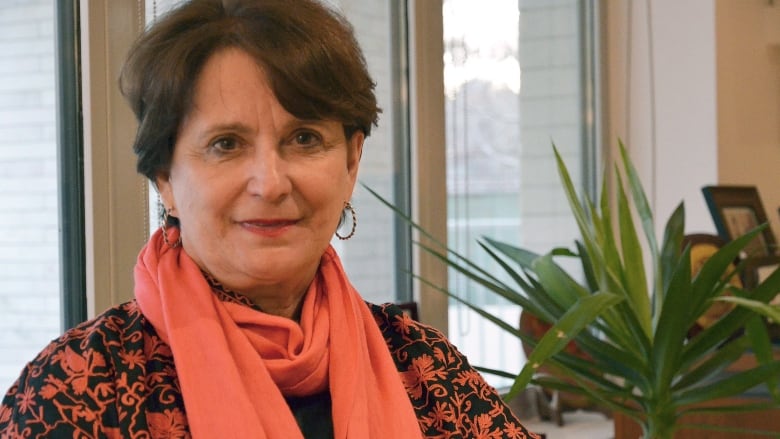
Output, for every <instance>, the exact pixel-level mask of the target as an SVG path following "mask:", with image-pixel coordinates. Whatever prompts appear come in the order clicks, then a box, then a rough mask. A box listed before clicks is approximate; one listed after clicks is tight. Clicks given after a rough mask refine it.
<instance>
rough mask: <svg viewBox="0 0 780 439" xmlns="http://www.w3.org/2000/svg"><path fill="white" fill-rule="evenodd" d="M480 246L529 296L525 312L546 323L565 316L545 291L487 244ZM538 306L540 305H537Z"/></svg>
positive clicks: (562, 310) (524, 308)
mask: <svg viewBox="0 0 780 439" xmlns="http://www.w3.org/2000/svg"><path fill="white" fill-rule="evenodd" d="M479 245H480V246H481V247H482V248H483V249H484V250H485V252H487V254H489V255H490V257H492V258H493V260H495V261H496V263H498V264H499V265H500V266H501V268H503V269H504V271H505V272H506V273H507V274H509V276H510V277H511V278H512V279H513V280H514V281H515V282H516V283H517V284H518V285H519V286H520V288H521V289H522V290H523V291H525V293H526V294H527V295H528V297H529V300H528V306H525V307H523V310H524V311H525V310H528V311H529V312H531V313H532V314H533V315H535V316H537V317H539V318H541V319H542V320H544V321H546V322H553V321H554V320H555V319H556V318H557V317H558V316H559V315H561V314H563V312H564V309H563V308H561V307H560V306H559V305H558V304H556V303H555V301H553V300H551V299H550V297H549V296H548V295H547V293H546V292H545V291H543V290H542V289H541V288H536V287H534V286H533V285H532V284H531V283H530V282H529V281H527V280H526V278H524V277H523V275H521V274H520V273H518V272H517V270H514V269H512V267H510V266H509V264H507V263H506V261H504V259H503V258H502V257H501V256H499V255H498V254H496V252H494V251H493V250H492V249H491V248H490V247H488V246H487V245H486V244H483V243H481V242H480V243H479ZM537 304H538V305H537Z"/></svg>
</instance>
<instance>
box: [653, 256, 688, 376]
mask: <svg viewBox="0 0 780 439" xmlns="http://www.w3.org/2000/svg"><path fill="white" fill-rule="evenodd" d="M681 260H682V261H683V262H682V263H681V264H679V265H678V266H677V267H676V268H675V271H674V274H673V275H672V277H671V280H670V281H669V289H668V290H667V292H666V294H665V297H664V300H663V303H662V308H661V315H660V316H659V318H658V325H657V326H656V328H655V334H654V338H653V365H654V367H655V370H656V386H657V388H656V390H657V391H660V389H664V388H668V386H670V385H671V383H672V379H673V378H674V375H675V374H676V373H677V371H678V365H679V364H680V362H679V357H680V355H681V352H682V350H683V345H684V343H683V342H684V340H685V337H686V336H687V333H688V329H689V328H690V327H691V326H692V323H693V319H691V317H690V311H689V308H688V306H687V305H688V302H689V300H690V298H689V297H688V296H689V286H690V284H691V263H690V248H686V249H685V251H684V252H683V256H682V258H681Z"/></svg>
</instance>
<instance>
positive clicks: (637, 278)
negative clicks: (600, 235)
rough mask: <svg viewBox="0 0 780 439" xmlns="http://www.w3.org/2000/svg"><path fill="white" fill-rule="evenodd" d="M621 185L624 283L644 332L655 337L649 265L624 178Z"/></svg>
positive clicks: (620, 223) (621, 240)
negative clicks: (653, 334)
mask: <svg viewBox="0 0 780 439" xmlns="http://www.w3.org/2000/svg"><path fill="white" fill-rule="evenodd" d="M615 180H616V181H617V203H618V221H619V226H618V231H619V232H620V242H621V249H622V251H623V261H624V262H623V266H624V270H623V274H624V276H622V281H623V282H624V285H625V287H624V288H625V290H626V294H628V301H629V302H630V303H631V306H632V309H633V310H634V313H635V314H636V316H637V320H638V321H639V324H640V325H641V327H642V330H643V331H644V332H645V334H646V335H647V336H648V337H649V336H650V334H651V333H652V326H651V324H652V323H651V315H650V295H649V294H648V293H647V277H646V276H645V264H644V260H643V255H642V246H641V244H640V243H639V237H638V236H637V233H636V229H635V228H634V218H633V217H632V216H631V207H630V205H629V203H628V198H627V197H626V192H625V190H624V189H623V183H622V180H621V179H620V178H616V179H615Z"/></svg>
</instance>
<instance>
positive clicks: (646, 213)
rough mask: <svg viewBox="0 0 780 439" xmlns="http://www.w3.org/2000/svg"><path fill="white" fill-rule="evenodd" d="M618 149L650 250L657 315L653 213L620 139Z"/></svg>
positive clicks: (659, 288)
mask: <svg viewBox="0 0 780 439" xmlns="http://www.w3.org/2000/svg"><path fill="white" fill-rule="evenodd" d="M618 146H619V149H620V157H621V159H622V162H623V169H624V170H625V172H626V177H627V178H628V187H629V188H630V189H631V196H632V199H633V200H634V206H635V207H636V211H637V214H638V215H639V219H640V220H641V223H642V228H643V229H644V232H645V238H646V239H647V246H648V250H649V251H650V260H651V261H652V266H651V269H652V273H653V285H654V287H653V296H652V298H653V301H654V302H653V306H654V308H655V309H654V310H653V313H652V314H653V316H655V317H659V316H660V315H661V306H662V303H663V300H664V290H663V289H662V285H663V282H662V280H661V267H659V266H658V263H657V261H658V240H657V239H656V237H655V225H654V223H653V213H652V210H651V209H650V203H648V202H647V195H645V191H644V189H642V182H641V181H640V180H639V174H638V173H637V172H636V169H635V168H634V165H633V164H632V163H631V160H630V159H629V158H628V152H627V151H626V146H625V145H624V144H623V142H622V141H619V142H618Z"/></svg>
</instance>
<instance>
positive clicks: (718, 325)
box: [680, 234, 780, 368]
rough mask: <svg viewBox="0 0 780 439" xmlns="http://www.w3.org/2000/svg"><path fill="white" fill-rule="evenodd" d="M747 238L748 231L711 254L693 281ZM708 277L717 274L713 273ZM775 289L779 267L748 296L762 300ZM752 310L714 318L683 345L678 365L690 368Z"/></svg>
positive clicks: (738, 326) (741, 309)
mask: <svg viewBox="0 0 780 439" xmlns="http://www.w3.org/2000/svg"><path fill="white" fill-rule="evenodd" d="M750 237H751V234H748V235H745V236H742V237H740V238H737V239H736V240H734V241H731V242H729V243H728V244H726V245H725V246H724V247H723V248H721V249H720V250H719V251H718V252H717V253H715V254H714V255H713V256H711V257H710V259H709V260H708V261H707V262H706V263H705V264H704V266H703V267H702V270H701V271H700V272H699V276H697V278H696V280H695V281H698V280H699V278H700V277H701V274H702V273H703V272H704V270H705V269H706V268H707V265H708V264H709V263H710V262H712V261H713V260H714V259H716V257H718V255H719V254H720V252H722V251H726V250H733V247H732V246H734V247H736V248H737V249H739V248H742V246H744V243H746V242H747V241H749V239H748V240H747V241H746V240H744V239H743V238H750ZM737 251H738V250H737ZM729 253H730V252H729ZM712 277H717V276H716V275H715V274H713V276H712ZM695 281H694V282H695ZM777 291H780V270H775V272H774V273H772V274H770V275H769V277H768V278H767V279H765V280H764V281H763V282H762V283H761V284H760V285H758V286H756V287H755V288H754V289H753V290H751V291H750V296H749V298H750V299H753V300H757V301H759V302H764V303H766V302H769V301H770V300H772V299H773V298H774V297H775V296H776V295H777ZM719 300H721V299H719ZM753 312H754V311H752V310H750V309H749V308H745V307H736V308H734V309H733V310H731V311H730V312H729V313H728V314H726V315H725V316H723V317H721V318H720V319H718V321H717V322H715V323H714V324H713V325H712V326H710V327H708V328H706V329H705V330H703V331H701V332H700V333H699V334H697V335H696V336H695V337H694V338H693V339H692V340H691V341H690V342H689V343H688V344H687V345H686V346H685V349H684V354H683V357H682V362H681V365H680V366H681V367H683V368H687V367H690V365H691V364H694V363H696V362H698V361H700V360H701V359H702V358H704V357H705V356H706V355H708V354H709V353H710V352H712V351H713V350H714V349H716V348H717V347H718V346H720V345H722V344H723V343H724V340H728V339H729V338H730V337H732V336H733V334H734V333H735V332H737V331H738V330H740V329H741V328H742V326H743V325H744V324H745V322H746V321H747V319H748V318H750V316H751V315H752V314H753Z"/></svg>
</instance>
